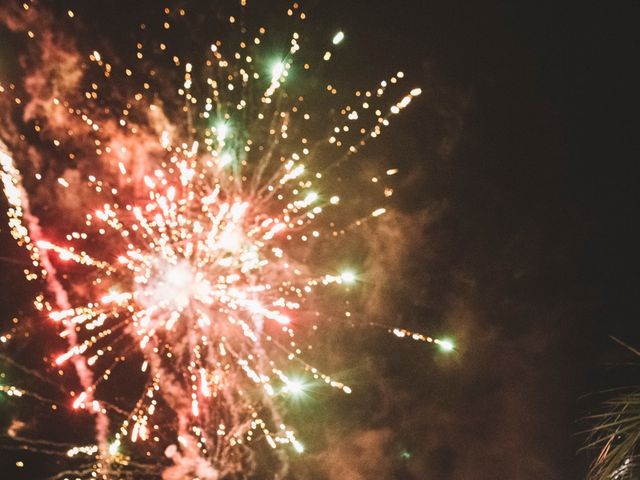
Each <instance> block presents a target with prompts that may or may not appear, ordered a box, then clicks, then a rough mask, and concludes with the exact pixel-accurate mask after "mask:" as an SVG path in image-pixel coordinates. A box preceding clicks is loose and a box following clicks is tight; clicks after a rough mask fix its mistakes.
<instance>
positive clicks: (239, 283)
mask: <svg viewBox="0 0 640 480" xmlns="http://www.w3.org/2000/svg"><path fill="white" fill-rule="evenodd" d="M240 3H241V5H240V11H239V13H238V15H237V16H236V15H230V16H227V17H225V18H226V20H225V23H226V24H227V27H228V28H229V31H230V32H231V33H229V38H237V39H238V40H237V42H230V41H227V40H226V38H225V39H224V41H222V40H216V39H211V41H210V42H207V47H206V49H205V50H206V51H199V52H197V53H195V54H193V57H191V58H190V57H185V56H181V55H178V54H177V53H175V51H174V50H173V49H172V44H171V42H170V40H167V38H170V33H169V32H170V31H171V29H172V28H174V25H176V23H177V24H178V25H179V24H180V23H179V22H183V23H188V22H189V12H186V11H185V10H182V9H170V8H166V9H165V10H164V17H163V21H162V23H161V27H162V28H161V30H163V31H165V33H166V35H167V36H166V37H164V36H159V37H153V38H151V39H148V40H147V43H143V42H142V41H141V42H138V43H137V44H136V50H135V51H136V60H135V62H136V63H134V64H132V65H124V64H122V62H120V61H119V60H118V59H117V58H109V56H108V54H107V53H101V52H99V51H98V49H95V50H94V49H93V47H92V48H91V49H88V50H86V51H85V50H83V49H82V48H80V47H78V46H77V45H75V44H73V43H69V42H68V39H64V41H63V40H62V37H57V36H56V35H55V34H54V33H51V32H49V31H48V30H47V28H49V29H51V31H52V32H55V26H56V23H55V22H52V21H51V19H50V18H49V17H48V14H46V12H34V10H35V9H36V7H35V6H32V5H31V4H24V6H23V8H24V12H22V14H21V15H18V14H16V13H12V17H11V18H14V19H16V18H18V19H20V20H19V21H18V20H15V21H14V22H13V25H12V28H13V29H14V30H15V31H17V32H20V33H21V34H26V35H27V37H28V38H29V39H31V40H32V42H33V45H32V46H30V47H29V48H32V49H34V51H38V52H40V53H41V55H42V58H43V59H44V57H46V56H48V57H49V58H51V57H52V59H53V60H52V62H53V64H52V65H44V64H43V63H42V62H41V63H38V64H37V65H34V66H33V68H32V70H31V77H30V78H31V79H32V80H33V79H35V78H36V76H37V75H40V76H44V80H46V81H47V82H49V83H50V84H51V83H53V84H54V86H53V87H52V88H50V89H49V90H47V91H46V92H44V91H43V90H38V87H37V86H34V85H33V84H31V86H29V85H27V87H26V89H21V88H20V87H19V86H16V85H13V84H9V83H7V84H2V85H0V95H2V96H4V97H5V99H4V103H3V105H5V106H7V105H12V106H11V108H12V110H15V109H18V110H19V109H24V111H23V114H22V115H23V120H24V123H25V125H26V126H28V128H32V129H33V131H34V132H33V133H35V134H36V135H37V136H38V142H43V143H47V144H48V145H50V148H53V149H57V150H58V151H61V152H62V151H64V156H65V157H66V159H67V160H68V161H72V162H74V163H73V164H74V165H75V168H70V169H67V170H60V169H58V170H57V171H58V173H57V174H56V175H55V176H53V175H52V173H51V171H48V172H41V171H39V170H38V168H36V167H34V166H25V168H26V170H27V171H29V175H30V178H29V180H28V181H27V179H26V177H25V176H24V175H25V172H21V171H19V170H18V168H17V165H16V162H15V161H14V156H13V155H12V153H11V152H10V150H9V148H8V147H6V146H5V145H4V144H0V163H1V166H2V182H3V187H4V192H5V195H6V197H7V199H8V203H9V210H8V216H9V225H10V228H11V234H12V236H13V237H14V238H15V240H16V241H17V242H18V244H19V245H21V246H22V247H24V248H25V249H26V250H27V252H28V254H29V256H30V260H31V265H30V267H29V268H27V269H26V270H25V276H26V278H27V279H28V280H29V281H33V282H36V284H38V285H43V286H44V287H46V291H45V293H43V294H40V295H38V296H37V297H36V299H35V306H36V308H37V310H38V311H39V312H41V316H42V320H43V321H46V322H48V323H49V324H50V325H51V328H52V330H55V331H56V332H57V335H59V336H60V337H61V338H62V339H64V341H65V342H66V347H65V348H64V349H63V350H61V351H60V352H58V353H56V354H55V355H52V356H51V362H50V363H51V366H52V367H54V368H60V369H64V368H66V365H68V364H72V365H73V367H74V369H75V372H76V374H77V377H78V378H79V385H80V388H79V389H78V390H77V391H73V392H70V394H69V399H68V405H69V407H70V408H71V409H73V410H76V411H81V412H82V411H84V412H87V413H89V414H91V415H92V416H93V417H94V420H95V432H96V436H95V437H96V441H95V444H92V445H78V446H75V447H72V448H70V449H68V450H67V451H66V452H65V453H66V455H67V456H68V457H70V458H78V457H84V458H89V459H91V462H90V464H87V466H86V467H85V469H84V470H81V471H80V473H81V474H82V475H87V476H90V475H91V476H94V477H99V478H111V477H114V478H116V477H117V478H123V477H132V478H139V477H140V476H143V475H149V476H162V478H165V479H183V478H200V479H203V480H204V479H217V478H224V477H227V476H229V475H248V474H249V473H250V472H251V471H252V469H253V468H254V465H255V463H256V462H258V461H259V459H257V458H256V457H257V454H256V451H257V450H258V449H259V448H261V447H260V445H262V446H266V447H267V448H268V449H274V451H276V452H277V451H281V450H285V452H286V450H290V451H292V452H297V453H302V452H303V451H304V446H303V443H302V442H301V441H300V440H299V439H298V438H297V436H296V434H295V432H294V428H292V427H290V426H288V425H286V424H285V423H284V421H283V418H282V416H283V415H282V406H283V404H284V402H283V399H286V398H287V397H290V396H295V395H297V394H298V393H300V391H301V390H302V389H303V388H304V384H305V383H306V382H312V381H313V382H319V383H322V384H325V385H326V386H327V387H329V388H331V387H332V388H334V389H337V390H339V391H341V392H342V393H344V394H349V393H351V388H350V387H349V386H348V385H346V384H345V383H344V382H343V381H341V380H340V379H339V378H334V377H333V376H331V375H330V374H328V373H325V372H322V371H320V370H319V369H317V368H316V367H314V366H313V365H311V364H309V363H308V362H307V361H306V360H305V358H306V354H307V352H308V350H309V349H310V348H311V346H310V345H309V344H308V341H307V337H308V335H306V334H305V332H309V331H313V330H314V329H315V328H317V324H318V323H321V321H322V320H321V317H322V316H321V315H319V312H318V311H317V309H316V307H315V306H314V305H315V302H314V297H315V296H316V295H320V294H321V295H335V289H336V287H338V288H341V287H347V286H348V285H350V284H353V283H355V282H357V281H358V275H357V273H355V272H353V271H351V270H344V271H331V270H327V269H324V270H323V269H320V270H318V269H317V268H315V267H314V268H312V267H311V265H310V264H308V263H307V262H305V261H304V258H305V255H306V253H305V252H308V251H309V250H310V249H313V245H314V242H319V241H323V240H324V241H331V242H336V241H339V240H340V238H341V237H342V236H343V235H344V234H345V231H347V230H348V229H349V228H350V226H353V225H360V224H362V223H363V222H364V221H366V220H367V219H374V218H376V217H380V216H381V215H384V214H385V213H386V209H385V207H382V206H380V205H371V208H369V209H368V211H366V212H359V213H358V215H357V216H356V217H355V218H351V219H350V220H349V221H348V222H344V221H342V222H339V221H338V220H337V219H339V218H340V215H339V214H336V213H335V212H337V211H338V210H337V209H339V208H340V205H341V203H342V201H341V198H340V195H338V194H337V193H336V192H335V191H334V189H335V188H336V187H335V185H336V182H335V181H334V179H333V178H332V175H333V172H334V171H335V167H336V165H339V164H340V163H341V162H343V161H345V160H347V159H349V158H350V157H351V156H354V155H356V154H357V153H358V151H359V149H360V148H361V147H362V146H364V145H365V144H366V142H367V141H368V140H370V139H372V138H375V137H377V136H379V135H380V134H381V133H382V130H383V129H384V127H386V126H387V125H388V124H389V121H390V119H391V117H393V116H394V115H396V114H398V113H399V112H400V111H401V110H402V109H403V108H405V107H407V106H408V105H409V103H410V102H411V101H412V100H413V99H414V98H415V97H416V96H418V95H420V93H421V91H420V89H419V88H413V89H411V88H408V89H406V90H405V93H402V94H400V95H399V96H398V94H396V95H397V96H396V98H395V99H393V98H391V97H389V92H395V89H396V87H397V85H398V84H399V83H400V82H401V81H402V79H403V77H404V75H403V73H402V72H397V73H396V74H395V75H393V76H391V77H390V78H389V79H387V80H384V81H382V82H380V83H379V84H378V85H376V86H375V87H374V88H371V89H369V90H362V91H356V92H353V94H352V95H351V100H350V101H349V103H345V104H343V105H341V104H339V103H338V102H337V101H336V100H335V99H336V98H344V97H339V96H337V90H336V87H335V86H332V85H331V84H329V85H325V86H322V87H320V90H321V94H322V95H324V96H325V97H327V98H329V99H331V101H332V102H333V103H332V107H331V108H330V109H326V108H325V110H334V111H335V113H334V114H330V113H328V112H327V113H325V110H322V109H320V108H319V107H318V106H317V105H315V104H314V103H313V97H314V94H313V93H309V94H308V95H307V94H305V93H301V92H303V91H304V90H302V89H301V87H300V86H299V84H300V83H302V84H304V82H305V78H307V79H313V78H315V77H314V76H313V75H314V74H313V73H312V72H313V71H314V70H313V69H314V67H316V68H318V67H321V66H322V65H323V64H325V63H327V62H330V61H331V58H332V57H333V56H334V54H335V49H336V48H338V47H339V46H340V45H341V43H342V42H343V40H344V39H345V34H344V33H343V32H341V31H339V32H335V33H334V34H333V35H332V36H329V37H328V39H327V42H326V45H325V47H326V49H323V50H324V52H323V53H322V54H320V55H314V54H317V51H316V50H313V51H312V52H310V53H309V54H308V55H306V56H305V55H303V52H301V50H302V35H301V33H299V32H300V31H302V30H300V29H302V28H303V25H304V22H305V21H306V14H305V12H304V11H303V10H302V8H301V7H300V5H298V4H297V3H296V4H293V5H291V7H290V8H288V9H285V12H286V15H287V16H288V17H289V19H290V23H289V28H290V30H291V31H290V35H289V36H288V42H287V45H288V46H287V51H286V54H285V55H282V58H279V59H276V60H273V61H266V59H265V57H267V55H266V54H265V52H264V50H263V49H262V44H264V43H267V42H268V38H269V37H268V35H267V30H266V28H264V27H257V28H255V29H253V30H252V29H251V28H250V27H248V26H241V25H245V24H244V23H243V22H242V18H244V16H245V13H244V10H245V9H246V2H244V1H243V2H240ZM66 16H67V17H68V18H67V20H66V21H70V22H73V21H76V20H75V18H76V15H75V13H74V12H73V11H71V10H69V11H68V12H67V15H66ZM47 19H48V20H49V23H47ZM33 25H38V26H40V27H42V28H41V30H40V31H37V30H35V28H34V27H33ZM247 25H248V24H247ZM144 27H145V29H146V28H147V27H146V25H145V26H144ZM236 29H237V30H236ZM96 48H97V47H96ZM56 52H57V54H56ZM149 52H150V53H149ZM147 57H150V58H147ZM162 61H165V64H164V67H162V68H165V69H167V72H169V73H167V75H166V77H165V76H164V75H163V71H162V70H160V68H161V67H160V66H159V65H162ZM84 64H86V67H82V65H84ZM167 64H168V65H169V66H167ZM83 68H84V71H85V73H82V71H83ZM46 69H49V70H48V71H47V70H46ZM62 70H64V71H65V75H69V78H67V79H65V85H64V86H59V85H56V84H55V82H56V80H55V79H53V77H55V76H56V74H59V73H60V71H62ZM294 78H295V80H294ZM177 81H179V84H177V85H176V84H175V83H174V84H172V82H177ZM291 82H294V85H293V86H290V85H289V84H290V83H291ZM26 83H27V84H28V83H29V82H28V81H27V82H26ZM310 83H313V82H310ZM168 85H169V86H168ZM103 91H105V92H108V93H104V94H103ZM167 92H170V93H167ZM307 97H311V100H310V101H308V99H307ZM388 97H389V98H391V99H388ZM323 98H324V97H323ZM323 101H324V100H323ZM308 103H310V104H311V105H309V106H308V105H307V104H308ZM3 115H8V114H7V113H3ZM329 120H330V121H331V123H332V125H331V126H330V128H329V129H327V124H328V122H329ZM7 141H8V140H7ZM12 147H13V146H12ZM87 155H89V156H91V158H92V159H94V162H93V163H92V164H91V166H89V165H90V163H91V162H88V161H82V158H81V157H82V156H87ZM32 170H33V171H32ZM396 173H397V170H396V169H389V170H387V171H386V172H382V173H381V175H380V178H383V177H385V176H390V175H394V174H396ZM31 177H33V178H34V179H35V180H32V178H31ZM372 183H373V184H374V187H375V188H379V189H380V191H381V193H382V195H381V198H382V199H384V198H387V197H389V196H391V194H392V190H391V189H390V188H388V187H386V186H385V185H384V182H382V181H380V179H379V178H378V177H374V179H373V182H372ZM42 184H46V185H47V188H51V185H52V184H53V185H55V189H56V193H55V197H56V198H57V199H58V200H57V204H58V207H61V208H62V207H64V208H67V209H68V211H69V212H70V213H69V215H68V218H67V219H66V221H64V222H61V221H59V220H57V221H56V220H52V218H49V219H47V218H46V217H47V215H46V214H45V215H44V216H43V215H39V216H40V217H41V218H38V217H37V216H36V214H38V207H37V206H36V207H34V208H31V207H30V197H31V196H32V193H31V192H33V191H35V190H36V189H38V188H42V187H41V186H40V185H42ZM78 199H82V202H78ZM41 207H42V206H41V205H40V209H41ZM80 213H81V215H80ZM342 315H343V316H344V317H349V316H350V315H351V313H350V312H348V311H345V312H343V313H342ZM319 317H320V318H319ZM390 331H392V333H393V334H395V335H396V336H398V337H410V338H413V339H415V340H419V341H424V342H428V343H435V344H437V345H439V346H440V348H441V349H443V350H446V351H449V350H452V349H453V344H452V343H451V342H450V341H449V340H438V339H434V338H431V337H427V336H423V335H421V334H417V333H412V332H409V331H407V330H404V329H395V330H390ZM299 332H302V337H301V338H299V336H300V333H299ZM2 338H3V340H2V341H3V342H8V341H10V340H12V336H11V334H10V333H9V334H6V335H5V336H3V337H2ZM118 370H120V371H122V370H126V371H128V372H130V375H131V377H133V378H134V379H135V380H131V383H130V384H127V385H126V386H119V385H113V383H114V382H115V380H114V379H113V378H112V377H118V378H119V380H118V382H122V378H123V377H122V374H120V375H119V376H118ZM134 372H135V373H134ZM3 392H4V393H5V394H7V395H12V396H21V395H28V392H27V391H25V390H21V389H20V388H18V387H14V386H11V387H2V390H0V393H3ZM114 392H115V393H114ZM131 392H133V393H131ZM127 400H129V401H128V402H127ZM137 445H142V446H141V447H138V446H137ZM280 447H282V448H280ZM125 452H126V453H125ZM136 452H138V453H137V454H136ZM145 453H146V457H147V459H146V460H145ZM149 456H151V457H152V458H153V459H154V461H152V462H150V461H149V459H148V457H149ZM285 457H286V454H285V455H284V456H283V455H280V454H277V455H276V457H275V458H276V459H277V461H276V463H277V464H278V466H277V467H274V469H275V473H274V477H278V476H279V475H280V476H281V475H283V474H284V472H285V471H286V460H285Z"/></svg>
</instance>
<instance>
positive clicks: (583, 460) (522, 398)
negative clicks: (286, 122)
mask: <svg viewBox="0 0 640 480" xmlns="http://www.w3.org/2000/svg"><path fill="white" fill-rule="evenodd" d="M122 5H124V3H122ZM365 6H366V7H365ZM112 8H113V7H112ZM127 8H129V7H127ZM107 10H108V8H107ZM308 10H309V11H310V12H311V14H312V18H313V15H317V17H318V18H319V20H320V24H322V25H328V26H331V27H334V26H337V27H340V28H342V29H343V30H344V31H345V32H346V33H347V37H348V40H347V47H348V49H349V51H351V55H352V56H351V57H347V58H346V59H345V60H344V62H345V63H344V65H342V64H340V63H338V65H341V67H342V69H343V72H344V74H345V75H347V76H349V78H351V79H352V80H353V82H354V84H357V83H358V82H359V81H361V80H364V81H366V80H371V79H373V80H379V79H380V78H382V75H384V74H385V73H387V72H391V71H393V70H394V69H396V68H402V69H404V70H405V72H407V73H408V76H409V77H410V78H411V80H412V81H413V82H414V83H416V84H418V85H420V86H421V87H422V88H423V90H424V94H423V95H422V96H421V97H420V99H419V100H418V101H417V102H416V103H415V104H412V106H411V108H410V109H409V110H410V111H408V113H406V114H404V113H403V116H402V117H401V118H399V119H398V120H397V121H396V122H395V123H394V124H393V125H392V127H391V128H390V129H389V131H388V132H387V133H385V136H384V137H383V139H382V140H381V141H380V142H379V143H378V144H376V145H375V146H374V147H371V149H369V151H368V153H369V154H371V155H373V156H375V157H379V158H392V159H393V161H394V162H395V163H396V164H397V165H399V166H400V167H401V172H402V179H401V180H400V181H399V182H400V183H399V185H398V186H397V189H396V190H397V197H396V199H395V202H396V203H395V206H396V209H397V210H398V211H399V212H400V213H399V214H398V219H397V221H396V222H395V223H394V222H391V221H389V222H387V223H383V225H382V226H381V227H380V230H379V231H378V234H379V237H378V238H379V239H380V240H379V241H378V242H377V243H375V244H374V245H372V246H371V249H372V253H371V255H372V256H376V255H378V256H379V257H381V258H387V259H388V261H389V262H390V264H389V265H388V268H387V269H386V270H385V272H386V274H387V275H388V277H387V278H391V276H392V274H395V275H396V276H397V277H400V278H402V281H401V282H400V283H399V285H393V286H389V285H377V284H375V282H373V284H372V285H371V286H370V287H369V288H370V293H371V295H372V297H371V298H373V297H376V298H378V300H379V299H380V298H382V299H386V300H388V301H387V302H386V303H385V306H384V310H385V311H384V313H385V315H386V316H387V317H388V318H391V319H392V320H394V319H399V320H401V321H402V322H404V324H406V325H407V326H408V327H411V328H413V329H416V330H420V331H426V332H427V333H434V334H444V333H446V334H450V335H451V336H452V337H454V338H455V339H456V341H457V344H458V345H459V352H458V353H457V354H456V356H455V358H448V359H446V358H443V357H442V356H438V355H434V354H433V351H424V348H423V347H422V346H420V345H417V344H412V343H404V344H403V343H400V344H398V343H397V342H396V341H395V340H394V343H393V344H389V341H388V340H384V339H382V338H378V337H375V336H374V338H368V339H367V340H366V341H361V342H356V345H353V346H352V348H350V351H348V352H346V353H345V352H342V353H341V355H342V356H344V357H345V358H344V360H348V361H351V362H355V363H356V365H357V367H356V368H363V369H364V370H365V371H369V370H370V369H372V368H374V367H371V365H373V364H375V365H376V367H375V368H376V369H378V371H379V373H380V376H381V378H380V379H379V380H373V379H369V380H367V381H365V382H363V383H364V385H363V386H364V387H366V388H369V389H370V390H369V392H373V393H370V394H368V395H367V396H362V397H359V396H357V395H356V396H354V400H352V402H354V403H348V402H343V401H340V402H339V404H338V405H337V406H336V407H335V410H332V409H331V408H330V409H329V410H328V411H327V412H325V413H326V415H327V418H329V419H334V420H336V419H337V420H339V421H341V422H342V424H343V425H344V426H345V427H344V431H341V430H340V429H339V428H332V429H331V432H330V433H329V434H328V435H329V437H330V438H335V440H336V442H337V443H338V444H340V442H345V443H344V445H346V446H345V448H344V449H343V450H340V449H336V448H334V449H328V450H327V452H325V453H324V454H317V455H316V460H317V461H318V465H320V464H322V462H326V461H327V460H328V464H329V467H327V466H326V465H325V466H323V467H320V466H318V465H316V467H314V466H313V465H314V463H313V461H311V466H309V465H297V466H296V469H297V470H296V471H298V472H299V475H300V478H316V477H315V476H314V475H315V474H311V473H310V472H312V471H314V469H315V470H316V471H317V469H320V470H324V471H325V472H327V475H330V476H331V478H348V479H351V478H353V479H361V480H364V479H367V480H368V479H373V478H398V479H434V480H449V479H451V480H462V479H464V480H471V479H473V480H489V479H492V480H493V479H505V480H507V479H508V480H516V479H517V480H534V479H535V480H540V479H549V480H555V479H577V478H582V477H584V474H585V472H586V469H587V466H588V462H589V457H588V456H586V455H583V454H580V455H578V454H576V451H577V450H578V448H579V446H580V444H581V441H582V437H580V436H579V435H577V433H578V432H579V431H580V430H581V429H582V427H583V425H580V424H579V420H580V418H581V417H583V416H584V415H586V414H588V413H590V412H591V411H593V409H594V408H595V406H596V400H595V399H593V398H591V397H588V398H586V399H585V398H581V397H582V396H584V395H586V394H590V393H593V392H596V391H599V390H602V389H604V388H607V387H612V386H615V385H616V384H617V383H619V382H621V381H625V380H626V381H628V382H629V383H633V381H634V379H635V376H634V375H637V370H631V371H630V370H627V369H625V368H624V367H621V366H616V364H620V363H623V362H626V361H628V360H629V356H628V355H627V354H626V352H625V351H624V350H623V349H622V348H621V347H620V346H618V345H617V344H615V343H614V342H612V341H611V340H610V339H609V335H615V336H617V337H619V338H621V339H624V340H625V341H627V342H629V343H631V344H634V345H636V346H637V345H638V342H639V341H640V335H639V334H640V329H638V328H637V327H636V325H637V303H636V302H637V299H638V298H639V296H640V291H639V288H638V285H639V282H638V280H637V278H636V276H637V273H638V255H637V245H638V241H639V240H640V239H639V238H638V235H637V234H636V233H635V230H636V229H637V227H636V228H634V225H635V224H636V223H637V213H636V207H637V205H638V198H637V194H636V192H637V185H636V182H637V176H636V175H635V169H634V168H633V166H635V161H636V159H637V158H638V153H640V152H639V148H638V133H637V131H638V129H637V127H638V122H637V116H638V115H637V112H638V102H637V96H636V95H635V93H636V89H637V86H638V85H639V83H638V80H640V79H639V78H638V76H637V74H636V72H635V71H636V70H638V69H637V67H636V65H635V64H636V63H637V62H638V53H639V51H638V46H639V43H638V36H637V25H636V23H637V20H638V18H640V15H639V14H640V4H639V3H638V2H631V1H628V2H624V1H616V2H597V3H596V2H582V3H581V4H578V3H577V2H564V3H562V2H534V1H504V2H494V1H492V2H462V1H440V2H436V1H430V0H421V1H416V0H397V1H394V2H388V1H381V0H374V1H367V2H364V1H361V2H357V1H334V0H323V1H319V0H318V1H317V2H309V8H308ZM139 13H143V12H138V11H137V10H136V11H134V12H133V13H132V15H136V14H139ZM112 14H113V15H114V18H117V16H118V9H113V11H112ZM107 30H108V28H107ZM354 52H363V53H362V56H361V57H360V58H358V56H357V55H356V54H355V53H354ZM338 62H340V60H338ZM1 230H2V232H1V233H2V240H1V241H2V246H3V247H4V246H5V245H7V247H6V248H9V247H8V245H9V242H8V240H7V233H6V231H7V229H6V228H5V227H2V229H1ZM400 232H401V234H400ZM385 235H386V237H385ZM399 245H401V246H402V247H406V248H407V252H408V253H403V252H399V251H398V248H399ZM385 255H386V256H385ZM2 268H4V267H2ZM14 273H15V272H14ZM397 277H396V278H397ZM11 283H13V282H12V280H11V278H10V275H9V274H7V275H4V274H3V278H2V285H3V287H7V286H8V285H9V284H11ZM367 301H370V302H373V300H367ZM4 302H6V304H7V305H10V304H11V303H13V302H9V301H8V299H5V298H3V303H4ZM374 303H375V302H374ZM13 308H15V307H11V308H10V309H9V310H12V309H13ZM391 323H393V322H391ZM380 344H382V346H381V345H380ZM372 349H373V352H375V355H374V354H373V353H372ZM612 364H613V366H612ZM367 369H369V370H367ZM349 401H351V400H349ZM356 410H357V411H356ZM331 435H333V436H334V437H331ZM345 439H346V440H345ZM402 452H406V453H408V454H409V456H410V458H401V454H402ZM0 455H3V454H2V453H0ZM377 457H380V458H382V460H380V459H379V458H377ZM363 459H371V461H367V460H363ZM374 459H375V461H374ZM346 464H349V465H347V466H345V465H346ZM331 465H334V467H332V466H331ZM371 465H374V466H375V468H374V469H372V468H371ZM300 472H302V473H300ZM305 472H306V473H305ZM381 472H383V473H381ZM318 475H319V474H318ZM349 475H351V476H349ZM357 475H360V476H357ZM318 478H321V477H318Z"/></svg>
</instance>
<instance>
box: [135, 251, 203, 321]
mask: <svg viewBox="0 0 640 480" xmlns="http://www.w3.org/2000/svg"><path fill="white" fill-rule="evenodd" d="M155 270H156V271H155V275H153V276H152V277H151V278H150V279H149V281H148V282H147V283H146V284H145V285H143V287H142V288H141V290H140V297H139V301H140V303H142V304H143V305H145V306H153V305H162V306H164V307H165V308H170V309H176V310H180V309H183V308H185V307H186V306H187V305H189V303H190V302H191V300H192V299H193V300H200V301H206V296H207V294H208V293H209V291H210V289H211V286H210V284H209V282H207V281H206V280H205V279H204V278H202V274H201V273H199V272H196V271H195V270H194V268H193V267H192V266H191V264H190V263H189V262H187V261H186V260H181V261H178V262H177V263H175V264H171V263H169V262H168V261H166V260H162V261H159V262H158V265H157V266H156V269H155Z"/></svg>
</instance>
